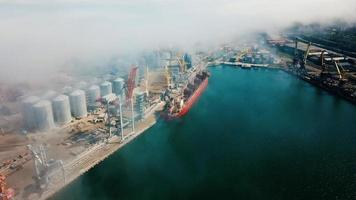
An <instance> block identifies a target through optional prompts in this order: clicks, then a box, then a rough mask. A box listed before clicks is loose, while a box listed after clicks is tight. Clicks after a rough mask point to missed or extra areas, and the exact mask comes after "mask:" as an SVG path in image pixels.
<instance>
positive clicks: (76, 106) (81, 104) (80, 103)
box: [69, 90, 87, 118]
mask: <svg viewBox="0 0 356 200" xmlns="http://www.w3.org/2000/svg"><path fill="white" fill-rule="evenodd" d="M69 102H70V110H71V113H72V115H73V117H76V118H81V117H85V116H86V115H87V105H86V98H85V92H84V91H83V90H75V91H74V92H72V93H71V94H70V96H69Z"/></svg>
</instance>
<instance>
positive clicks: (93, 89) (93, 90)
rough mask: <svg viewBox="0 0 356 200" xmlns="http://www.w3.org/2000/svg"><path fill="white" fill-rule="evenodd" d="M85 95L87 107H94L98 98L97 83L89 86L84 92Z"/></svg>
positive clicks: (98, 89)
mask: <svg viewBox="0 0 356 200" xmlns="http://www.w3.org/2000/svg"><path fill="white" fill-rule="evenodd" d="M86 95H87V102H88V107H89V108H90V109H92V108H93V109H95V107H97V106H98V104H99V102H98V99H100V88H99V86H97V85H92V86H90V87H89V89H88V90H87V92H86Z"/></svg>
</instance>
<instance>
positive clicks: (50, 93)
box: [41, 90, 57, 101]
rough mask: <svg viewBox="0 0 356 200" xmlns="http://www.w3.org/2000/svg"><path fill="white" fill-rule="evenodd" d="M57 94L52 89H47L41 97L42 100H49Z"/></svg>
mask: <svg viewBox="0 0 356 200" xmlns="http://www.w3.org/2000/svg"><path fill="white" fill-rule="evenodd" d="M56 96H57V92H56V91H53V90H48V91H47V92H45V93H44V94H43V95H42V96H41V99H44V100H49V101H51V100H52V99H53V98H54V97H56Z"/></svg>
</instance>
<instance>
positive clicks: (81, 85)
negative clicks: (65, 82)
mask: <svg viewBox="0 0 356 200" xmlns="http://www.w3.org/2000/svg"><path fill="white" fill-rule="evenodd" d="M74 87H75V88H77V89H80V90H84V89H86V88H87V87H88V83H87V82H85V81H80V82H79V83H76V84H75V86H74Z"/></svg>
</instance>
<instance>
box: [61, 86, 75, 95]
mask: <svg viewBox="0 0 356 200" xmlns="http://www.w3.org/2000/svg"><path fill="white" fill-rule="evenodd" d="M72 92H73V88H72V87H71V86H65V87H64V88H63V89H62V93H63V94H65V95H70V93H72Z"/></svg>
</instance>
